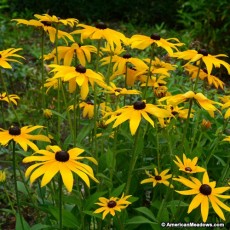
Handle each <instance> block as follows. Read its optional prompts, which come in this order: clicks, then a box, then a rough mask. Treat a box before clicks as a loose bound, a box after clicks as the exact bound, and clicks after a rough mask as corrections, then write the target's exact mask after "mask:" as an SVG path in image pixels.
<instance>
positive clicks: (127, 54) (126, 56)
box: [123, 53, 132, 59]
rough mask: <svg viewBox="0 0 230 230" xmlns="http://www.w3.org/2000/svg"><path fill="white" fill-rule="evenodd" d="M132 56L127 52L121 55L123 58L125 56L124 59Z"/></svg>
mask: <svg viewBox="0 0 230 230" xmlns="http://www.w3.org/2000/svg"><path fill="white" fill-rule="evenodd" d="M131 57H132V56H131V54H129V53H126V54H124V55H123V58H125V59H129V58H131Z"/></svg>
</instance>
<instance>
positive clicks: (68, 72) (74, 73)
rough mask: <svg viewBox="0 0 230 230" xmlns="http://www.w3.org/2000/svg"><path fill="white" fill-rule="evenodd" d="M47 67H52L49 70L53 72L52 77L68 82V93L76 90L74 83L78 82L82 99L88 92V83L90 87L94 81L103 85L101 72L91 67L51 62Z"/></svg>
mask: <svg viewBox="0 0 230 230" xmlns="http://www.w3.org/2000/svg"><path fill="white" fill-rule="evenodd" d="M49 67H51V68H53V70H51V72H54V73H55V75H54V76H53V77H52V79H57V78H62V80H63V81H68V82H69V91H70V93H72V92H74V91H75V90H76V84H78V86H80V88H81V92H80V93H81V97H82V99H83V100H85V99H86V97H87V95H88V93H89V85H88V84H89V83H90V84H91V85H92V87H93V86H94V83H95V82H96V83H97V84H98V85H103V86H104V85H105V83H104V81H103V77H102V75H101V74H99V73H96V72H94V71H93V70H91V69H86V68H85V67H84V66H82V65H81V64H79V65H77V66H76V67H73V66H64V65H56V64H52V65H49Z"/></svg>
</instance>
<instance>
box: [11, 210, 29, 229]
mask: <svg viewBox="0 0 230 230" xmlns="http://www.w3.org/2000/svg"><path fill="white" fill-rule="evenodd" d="M21 219H22V223H23V226H22V223H21ZM15 229H16V230H30V226H29V224H28V223H27V222H26V221H25V219H24V218H23V216H22V217H21V218H20V215H19V213H16V227H15Z"/></svg>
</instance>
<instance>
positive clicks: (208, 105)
mask: <svg viewBox="0 0 230 230" xmlns="http://www.w3.org/2000/svg"><path fill="white" fill-rule="evenodd" d="M189 99H193V100H195V101H196V102H197V103H198V104H199V105H200V106H201V107H202V108H203V109H205V110H206V111H207V112H208V113H209V114H210V116H212V117H214V111H216V110H218V109H217V108H216V107H215V106H214V105H213V104H217V105H222V104H221V103H219V102H216V101H212V100H209V99H208V98H207V97H205V96H204V95H203V94H202V93H194V92H193V91H188V92H186V93H184V94H177V95H174V96H167V97H163V98H161V99H159V101H160V102H161V101H164V100H167V103H168V104H170V105H173V106H175V105H178V104H180V103H182V102H185V101H187V100H189Z"/></svg>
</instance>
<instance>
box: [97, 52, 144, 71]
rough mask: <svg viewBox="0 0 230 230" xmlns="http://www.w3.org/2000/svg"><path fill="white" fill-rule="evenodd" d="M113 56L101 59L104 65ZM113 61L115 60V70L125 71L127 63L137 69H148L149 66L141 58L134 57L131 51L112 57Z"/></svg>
mask: <svg viewBox="0 0 230 230" xmlns="http://www.w3.org/2000/svg"><path fill="white" fill-rule="evenodd" d="M110 58H111V57H105V58H103V59H101V62H103V63H102V65H105V64H109V63H110ZM111 62H114V63H115V64H114V66H113V72H115V71H118V72H123V71H124V70H126V65H127V63H131V64H132V65H134V68H136V69H144V70H145V69H148V66H147V65H146V64H145V63H144V62H143V61H142V60H141V59H139V58H134V57H132V56H131V55H130V54H129V53H126V54H124V55H123V56H122V57H120V56H118V55H115V56H113V57H112V60H111Z"/></svg>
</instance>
